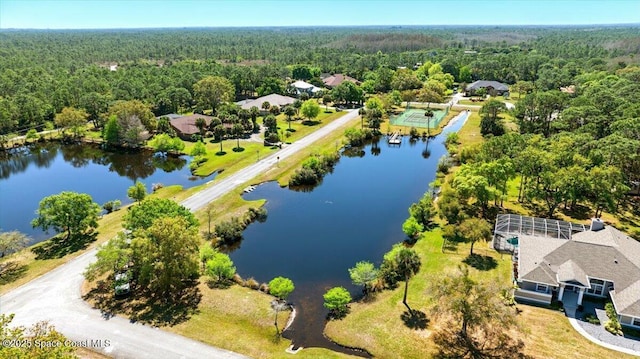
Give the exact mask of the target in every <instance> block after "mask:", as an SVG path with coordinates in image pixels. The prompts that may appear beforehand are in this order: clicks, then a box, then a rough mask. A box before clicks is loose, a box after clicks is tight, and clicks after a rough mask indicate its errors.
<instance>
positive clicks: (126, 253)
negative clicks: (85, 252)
mask: <svg viewBox="0 0 640 359" xmlns="http://www.w3.org/2000/svg"><path fill="white" fill-rule="evenodd" d="M132 254H133V252H132V250H131V248H130V246H129V239H128V238H127V235H126V234H125V233H123V232H119V233H118V234H117V235H116V236H115V237H113V238H111V239H110V240H109V241H107V242H106V243H104V244H102V245H101V246H100V247H98V252H97V253H96V261H95V262H93V263H91V264H89V266H88V267H87V269H86V270H85V272H84V276H85V278H86V279H87V280H89V281H93V280H95V279H96V278H97V277H99V276H101V275H103V274H105V273H109V272H112V273H114V272H118V271H120V270H122V269H123V268H125V267H126V266H127V265H128V264H129V263H130V262H131V259H132Z"/></svg>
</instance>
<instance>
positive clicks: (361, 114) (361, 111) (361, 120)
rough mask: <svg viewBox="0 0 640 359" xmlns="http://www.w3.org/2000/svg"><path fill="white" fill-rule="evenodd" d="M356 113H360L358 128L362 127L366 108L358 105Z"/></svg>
mask: <svg viewBox="0 0 640 359" xmlns="http://www.w3.org/2000/svg"><path fill="white" fill-rule="evenodd" d="M358 115H360V128H363V129H364V117H365V116H366V115H367V109H365V108H364V107H360V109H359V110H358Z"/></svg>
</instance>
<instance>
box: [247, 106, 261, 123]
mask: <svg viewBox="0 0 640 359" xmlns="http://www.w3.org/2000/svg"><path fill="white" fill-rule="evenodd" d="M249 116H251V122H253V123H256V121H257V119H258V116H260V109H259V108H258V107H257V106H251V108H250V109H249Z"/></svg>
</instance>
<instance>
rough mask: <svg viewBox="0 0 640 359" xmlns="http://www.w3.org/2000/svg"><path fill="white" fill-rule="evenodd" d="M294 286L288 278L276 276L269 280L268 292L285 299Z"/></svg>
mask: <svg viewBox="0 0 640 359" xmlns="http://www.w3.org/2000/svg"><path fill="white" fill-rule="evenodd" d="M295 288H296V287H295V286H294V285H293V282H292V281H291V279H289V278H284V277H276V278H273V279H272V280H271V281H270V282H269V293H271V295H273V296H274V297H276V298H278V299H280V300H286V299H287V297H288V296H289V294H291V292H293V290H294V289H295Z"/></svg>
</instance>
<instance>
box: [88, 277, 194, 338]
mask: <svg viewBox="0 0 640 359" xmlns="http://www.w3.org/2000/svg"><path fill="white" fill-rule="evenodd" d="M136 289H138V288H135V287H132V291H131V292H132V293H131V294H130V296H128V297H125V298H118V297H116V296H115V295H114V291H113V282H112V281H110V280H101V281H99V282H98V284H97V286H96V287H95V288H93V289H92V290H91V291H89V292H88V293H87V294H85V295H84V296H83V299H84V300H86V301H89V302H90V303H91V304H93V306H94V308H96V309H99V310H100V312H101V313H102V317H103V318H105V319H107V320H108V319H110V318H111V317H114V316H115V315H117V314H121V315H123V316H126V317H128V318H129V320H130V321H131V322H132V323H135V322H140V323H144V324H151V325H153V326H158V327H162V326H174V325H177V324H180V323H182V322H185V321H187V320H188V319H189V318H190V317H191V316H192V315H193V314H196V313H197V312H198V304H199V303H200V300H201V299H202V294H201V293H200V289H198V287H197V283H196V282H194V283H192V284H191V285H190V286H188V287H187V288H185V289H183V290H182V291H181V292H180V293H179V294H177V295H176V296H175V297H174V298H165V297H161V296H155V295H152V294H150V293H148V292H146V291H137V290H136Z"/></svg>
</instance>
